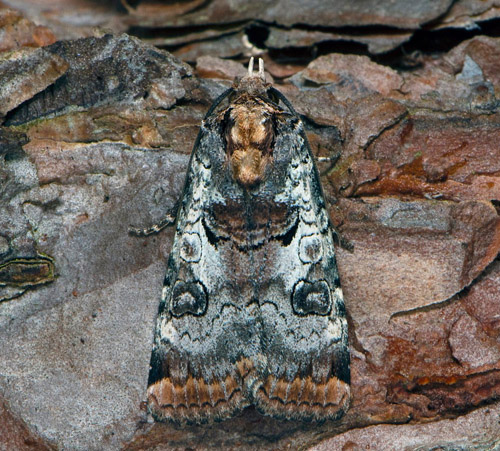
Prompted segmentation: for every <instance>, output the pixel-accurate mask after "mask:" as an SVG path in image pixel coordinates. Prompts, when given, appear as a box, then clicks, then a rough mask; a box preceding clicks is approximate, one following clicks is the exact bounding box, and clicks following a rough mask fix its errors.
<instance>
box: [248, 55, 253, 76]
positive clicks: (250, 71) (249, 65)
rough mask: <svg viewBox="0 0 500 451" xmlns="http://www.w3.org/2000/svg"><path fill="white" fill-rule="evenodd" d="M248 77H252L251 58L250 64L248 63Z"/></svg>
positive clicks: (251, 59)
mask: <svg viewBox="0 0 500 451" xmlns="http://www.w3.org/2000/svg"><path fill="white" fill-rule="evenodd" d="M248 76H249V77H252V76H253V56H252V57H251V58H250V62H249V63H248Z"/></svg>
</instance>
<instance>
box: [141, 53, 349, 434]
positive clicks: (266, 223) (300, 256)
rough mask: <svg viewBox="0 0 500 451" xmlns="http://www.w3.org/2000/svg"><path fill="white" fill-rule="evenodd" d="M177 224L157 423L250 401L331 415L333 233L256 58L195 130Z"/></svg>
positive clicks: (219, 414) (336, 331) (345, 362)
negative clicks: (246, 73) (245, 73)
mask: <svg viewBox="0 0 500 451" xmlns="http://www.w3.org/2000/svg"><path fill="white" fill-rule="evenodd" d="M226 100H227V102H228V105H227V106H226V107H222V104H223V102H224V101H226ZM280 102H281V103H282V104H283V107H281V106H280ZM287 110H288V111H287ZM175 226H176V232H175V238H174V242H173V247H172V251H171V253H170V256H169V258H168V263H167V272H166V276H165V282H164V287H163V293H162V298H161V303H160V307H159V313H158V318H157V324H156V330H155V339H154V346H153V351H152V356H151V364H150V374H149V381H148V391H147V393H148V405H149V410H150V412H151V413H152V414H153V416H154V418H155V419H156V420H158V421H165V420H169V421H173V422H176V423H181V424H186V423H205V422H211V421H214V420H222V419H225V418H228V417H231V416H233V415H235V414H236V413H237V412H239V411H241V410H242V409H243V408H245V407H247V406H249V405H252V404H253V405H255V407H256V408H257V409H258V410H259V411H260V412H262V413H264V414H266V415H271V416H273V417H276V418H282V419H290V420H295V419H299V420H306V421H307V420H317V421H322V420H326V419H338V418H340V417H341V416H342V415H343V414H344V413H345V411H346V410H347V409H348V406H349V400H350V370H349V349H348V343H347V332H348V331H347V321H346V313H345V307H344V300H343V296H342V290H341V287H340V282H339V276H338V271H337V265H336V261H335V251H334V244H333V235H332V229H331V227H330V221H329V216H328V213H327V210H326V208H325V201H324V196H323V193H322V188H321V185H320V181H319V175H318V171H317V169H316V167H315V164H314V161H313V157H312V153H311V150H310V147H309V144H308V141H307V138H306V135H305V131H304V127H303V124H302V122H301V121H300V119H299V117H298V115H297V113H296V112H295V111H294V109H293V107H292V106H291V104H290V102H289V101H288V100H287V99H286V98H285V97H284V96H283V95H282V94H281V93H280V92H279V91H278V90H276V89H275V88H274V87H272V86H271V85H270V84H268V83H266V81H265V76H264V66H263V61H262V60H259V71H258V73H257V74H254V72H253V58H252V60H251V61H250V64H249V73H248V76H245V77H243V78H242V79H241V80H239V81H236V82H235V84H234V85H233V87H232V88H230V89H229V90H227V91H226V92H225V93H223V94H222V95H221V96H220V97H219V98H218V99H217V100H216V101H215V103H214V104H213V105H212V107H211V108H210V110H209V111H208V113H207V115H206V117H205V119H204V120H203V122H202V124H201V129H200V132H199V135H198V138H197V140H196V143H195V145H194V149H193V152H192V155H191V160H190V163H189V168H188V172H187V176H186V182H185V187H184V193H183V196H182V200H181V202H180V206H179V210H178V213H177V218H176V222H175Z"/></svg>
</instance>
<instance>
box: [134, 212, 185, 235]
mask: <svg viewBox="0 0 500 451" xmlns="http://www.w3.org/2000/svg"><path fill="white" fill-rule="evenodd" d="M177 209H178V206H177V205H176V206H175V207H174V208H172V210H170V211H168V212H167V213H166V214H165V216H163V218H162V219H160V221H158V222H157V223H155V224H153V225H152V226H150V227H148V228H146V229H142V228H139V227H129V229H128V233H129V234H130V235H134V236H149V235H153V234H155V233H159V232H161V231H162V230H163V229H164V228H166V227H168V226H171V225H173V224H175V218H176V217H177Z"/></svg>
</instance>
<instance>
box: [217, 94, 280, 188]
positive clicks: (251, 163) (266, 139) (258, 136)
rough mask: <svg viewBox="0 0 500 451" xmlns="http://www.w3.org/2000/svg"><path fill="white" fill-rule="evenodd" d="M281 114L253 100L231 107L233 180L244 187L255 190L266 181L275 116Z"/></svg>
mask: <svg viewBox="0 0 500 451" xmlns="http://www.w3.org/2000/svg"><path fill="white" fill-rule="evenodd" d="M279 112H280V111H279V110H276V108H274V107H273V106H272V105H270V104H268V103H266V102H264V101H262V100H260V99H258V98H253V97H251V96H243V97H241V98H239V99H238V100H237V101H236V102H235V103H233V104H232V106H231V107H230V110H229V118H228V119H229V120H228V124H227V129H226V138H227V152H228V156H229V160H230V164H231V167H232V171H233V177H234V179H235V180H236V181H237V182H238V183H240V184H241V185H243V186H245V187H248V188H250V187H254V186H255V185H257V184H259V183H260V182H261V181H262V180H263V179H264V175H265V172H266V168H267V166H268V165H269V163H270V162H271V160H272V147H273V143H274V130H273V115H275V114H277V113H279Z"/></svg>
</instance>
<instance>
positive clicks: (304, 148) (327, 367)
mask: <svg viewBox="0 0 500 451" xmlns="http://www.w3.org/2000/svg"><path fill="white" fill-rule="evenodd" d="M277 124H278V125H277V126H278V130H277V132H276V141H275V145H274V148H273V157H274V170H273V173H272V176H271V177H270V179H269V180H268V181H267V184H268V185H269V186H273V187H275V189H276V187H279V188H278V189H277V190H276V191H275V193H274V194H273V196H274V201H273V202H272V205H283V204H285V205H287V206H288V211H287V213H286V214H287V216H288V217H289V218H293V221H294V223H293V224H292V225H291V226H289V227H288V230H287V232H286V233H285V234H284V235H283V234H282V233H283V232H279V234H278V233H277V232H276V231H273V230H272V229H270V234H271V235H270V236H269V237H268V245H267V246H266V247H262V248H261V249H260V250H259V251H258V252H260V253H261V255H255V260H257V261H266V267H265V269H264V270H263V272H262V280H267V283H262V284H261V286H262V289H261V293H260V296H259V297H260V304H261V315H262V316H261V318H262V332H261V334H262V348H263V353H264V354H265V355H266V356H267V367H266V371H263V372H261V373H260V375H259V383H257V384H255V385H254V387H253V396H254V399H255V403H256V404H257V407H258V408H259V409H260V410H262V411H263V412H264V413H267V414H270V415H273V416H277V417H284V418H287V419H303V420H310V419H314V420H323V419H337V418H339V417H340V416H342V415H343V413H344V412H345V411H346V410H347V409H348V406H349V400H350V370H349V349H348V342H347V321H346V313H345V307H344V300H343V295H342V289H341V287H340V282H339V276H338V271H337V265H336V261H335V250H334V245H333V237H332V231H331V228H330V225H329V216H328V212H327V211H326V208H325V202H324V197H323V193H322V190H321V185H320V181H319V176H318V172H317V169H316V167H315V165H314V162H313V158H312V155H311V152H310V149H309V145H308V143H307V139H306V137H305V133H304V130H303V128H302V127H303V126H302V123H301V122H300V121H298V120H296V119H295V118H291V117H290V116H288V118H287V119H286V120H285V119H282V120H281V121H277ZM268 191H271V190H270V189H269V190H268ZM280 235H281V236H280ZM269 255H273V258H272V259H270V258H267V257H268V256H269Z"/></svg>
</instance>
